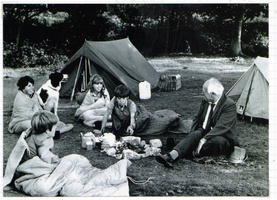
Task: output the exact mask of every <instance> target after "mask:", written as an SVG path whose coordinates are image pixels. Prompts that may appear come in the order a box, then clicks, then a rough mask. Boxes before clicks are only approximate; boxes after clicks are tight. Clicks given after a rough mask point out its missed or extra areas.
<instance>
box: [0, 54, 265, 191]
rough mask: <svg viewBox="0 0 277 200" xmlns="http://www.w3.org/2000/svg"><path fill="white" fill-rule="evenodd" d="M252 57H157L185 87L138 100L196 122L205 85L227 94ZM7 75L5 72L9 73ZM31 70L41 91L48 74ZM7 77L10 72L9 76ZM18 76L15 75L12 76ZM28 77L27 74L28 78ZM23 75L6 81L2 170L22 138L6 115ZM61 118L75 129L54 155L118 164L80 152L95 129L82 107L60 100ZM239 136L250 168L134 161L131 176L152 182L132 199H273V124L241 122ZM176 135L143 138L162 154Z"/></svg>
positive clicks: (163, 68)
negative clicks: (215, 84)
mask: <svg viewBox="0 0 277 200" xmlns="http://www.w3.org/2000/svg"><path fill="white" fill-rule="evenodd" d="M252 61H253V59H250V60H245V61H244V62H243V63H239V64H237V63H234V62H231V61H229V60H228V59H227V58H221V59H219V58H214V59H204V58H188V59H186V58H181V57H180V58H156V59H150V60H149V62H150V63H151V64H152V65H153V66H154V67H155V68H156V69H157V70H158V71H160V72H161V74H180V75H181V88H180V89H179V90H177V91H171V92H159V91H157V92H153V93H152V97H151V99H148V100H135V102H136V103H137V104H142V105H144V106H145V107H146V108H147V109H148V110H149V111H150V112H154V111H156V110H162V109H170V110H174V111H175V112H177V113H179V114H180V115H181V117H182V118H183V119H189V118H193V116H194V115H195V114H196V112H197V110H198V106H199V103H200V101H201V88H202V84H203V82H204V81H205V80H206V79H208V78H210V77H211V76H214V77H216V78H218V79H219V80H221V81H222V83H223V85H224V86H225V90H226V91H227V90H228V89H229V88H230V87H231V86H232V85H233V84H234V83H235V81H236V80H237V79H238V78H239V77H240V76H241V75H242V74H243V72H244V71H246V70H247V69H248V68H249V66H250V64H251V63H252ZM4 71H5V70H4ZM33 72H35V70H31V71H28V72H27V71H26V72H24V73H25V74H28V75H31V76H32V77H33V78H34V79H35V85H36V87H37V88H38V87H39V86H40V85H41V84H42V83H44V82H45V81H46V80H47V74H44V75H40V74H36V73H33ZM4 73H5V72H4ZM10 73H13V72H10ZM25 74H24V75H25ZM17 80H18V76H7V77H6V78H4V87H3V89H4V91H3V92H4V94H3V97H4V98H3V100H4V102H3V103H4V105H3V106H4V116H3V126H4V127H3V167H4V169H5V164H6V162H7V159H8V156H9V153H10V152H11V150H12V148H13V146H14V145H15V143H16V141H17V138H18V135H13V134H10V133H8V131H7V126H8V123H9V119H10V116H9V115H8V114H7V113H8V111H9V110H10V108H11V106H12V102H13V99H14V96H15V94H16V91H17V88H16V87H15V84H16V82H17ZM59 105H60V107H59V110H58V112H59V117H60V119H61V120H62V121H64V122H65V123H73V124H74V125H75V127H74V129H73V130H72V131H70V132H69V133H66V134H64V135H62V136H61V139H60V140H55V149H54V152H55V153H57V154H58V155H59V156H60V157H62V156H65V155H68V154H72V153H76V154H81V155H84V156H86V157H87V158H88V159H89V160H90V162H91V164H92V165H94V166H95V167H98V168H106V167H108V166H110V165H111V164H113V163H115V162H117V159H116V158H113V157H109V156H107V155H106V154H105V153H104V152H101V150H100V149H97V148H96V149H93V150H92V151H86V150H84V149H82V148H81V137H80V132H87V131H90V130H91V129H90V128H88V127H86V126H84V125H82V124H79V123H78V122H76V121H75V119H74V113H75V110H76V108H77V106H78V105H77V103H76V102H74V101H72V102H71V101H70V100H68V99H60V102H59ZM238 130H239V133H238V134H239V138H240V142H241V144H242V147H244V148H246V150H247V153H248V157H249V158H248V160H247V162H246V164H245V165H238V166H235V165H230V164H229V165H215V164H199V163H195V162H193V161H191V160H180V161H179V162H177V163H176V164H175V166H174V169H172V170H168V169H166V168H164V167H163V166H162V165H160V164H159V163H157V162H156V160H155V158H154V157H147V158H143V159H140V160H133V161H132V165H131V166H130V168H129V169H128V176H130V177H132V178H133V179H135V180H147V179H148V178H150V177H152V178H153V179H151V180H150V181H148V182H147V183H145V184H140V185H138V184H135V183H132V182H129V187H130V196H186V197H187V196H269V174H268V125H267V124H258V123H250V122H248V121H243V120H238ZM168 137H173V138H175V140H176V141H177V142H178V141H180V140H181V139H182V138H183V137H184V135H183V134H176V133H175V134H174V133H169V132H167V133H165V134H163V135H160V136H147V137H142V139H144V140H145V141H146V142H149V140H150V139H154V138H159V139H161V141H162V143H163V147H162V152H167V151H168V150H169V149H167V148H166V146H165V144H166V139H167V138H168ZM4 196H5V197H21V196H26V195H25V194H23V193H22V192H18V191H16V190H10V191H4Z"/></svg>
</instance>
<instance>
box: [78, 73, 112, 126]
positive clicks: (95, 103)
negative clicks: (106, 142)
mask: <svg viewBox="0 0 277 200" xmlns="http://www.w3.org/2000/svg"><path fill="white" fill-rule="evenodd" d="M88 85H89V90H88V92H87V94H86V96H85V98H84V100H83V102H82V104H81V105H80V107H79V108H78V109H77V110H76V112H75V118H76V119H77V120H78V121H79V120H80V121H82V122H83V123H84V124H85V125H87V126H89V127H95V122H97V121H102V119H103V116H104V114H105V112H106V110H107V104H108V103H109V102H110V95H109V93H108V91H107V89H106V87H105V85H104V81H103V78H102V77H101V76H99V75H98V74H95V75H94V76H93V77H92V78H91V80H90V83H89V84H88Z"/></svg>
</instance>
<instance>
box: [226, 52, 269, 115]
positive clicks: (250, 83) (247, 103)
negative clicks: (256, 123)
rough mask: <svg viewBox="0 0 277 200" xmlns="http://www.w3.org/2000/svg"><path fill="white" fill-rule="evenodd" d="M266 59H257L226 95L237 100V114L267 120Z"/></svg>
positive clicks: (267, 66) (267, 85)
mask: <svg viewBox="0 0 277 200" xmlns="http://www.w3.org/2000/svg"><path fill="white" fill-rule="evenodd" d="M268 68H269V65H268V58H263V57H257V58H256V59H255V61H254V62H253V63H252V65H251V66H250V68H249V69H248V70H247V71H246V72H245V73H244V74H243V75H242V76H241V77H240V78H239V79H238V80H237V82H236V83H235V84H234V85H233V86H232V87H231V89H230V90H229V91H228V92H227V95H228V96H230V97H231V98H233V99H234V100H237V102H236V106H237V113H238V114H240V115H242V116H248V117H251V119H252V118H261V119H266V120H268V112H269V107H268V104H269V96H268V90H269V89H268V88H269V82H268Z"/></svg>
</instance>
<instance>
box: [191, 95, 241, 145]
mask: <svg viewBox="0 0 277 200" xmlns="http://www.w3.org/2000/svg"><path fill="white" fill-rule="evenodd" d="M208 106H209V103H208V102H207V101H206V100H205V99H203V100H202V102H201V105H200V108H199V111H198V114H197V116H196V117H195V119H194V120H193V124H192V128H191V132H193V131H195V130H198V129H202V124H203V122H204V119H205V115H206V112H207V109H208ZM236 120H237V112H236V104H235V102H234V101H233V100H232V99H231V98H230V97H228V96H227V95H226V94H223V95H222V96H221V98H220V100H219V101H218V103H217V105H216V107H215V110H214V112H213V116H212V121H211V127H212V129H211V130H210V131H209V132H207V133H206V135H205V136H204V138H206V139H209V138H211V137H214V136H223V137H224V138H226V139H227V140H228V141H229V142H230V144H231V145H234V146H239V141H238V137H237V127H236Z"/></svg>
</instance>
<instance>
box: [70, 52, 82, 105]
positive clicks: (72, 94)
mask: <svg viewBox="0 0 277 200" xmlns="http://www.w3.org/2000/svg"><path fill="white" fill-rule="evenodd" d="M82 59H83V56H81V58H80V62H79V66H78V71H77V74H76V77H75V81H74V86H73V90H72V93H71V98H70V100H71V101H72V100H73V97H74V92H75V88H76V84H77V78H78V74H79V71H80V68H81V63H82Z"/></svg>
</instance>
